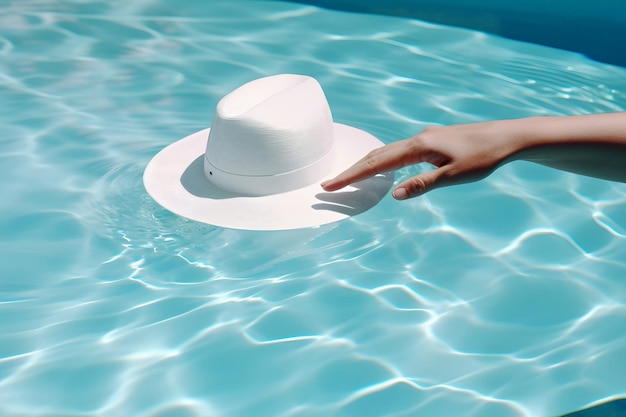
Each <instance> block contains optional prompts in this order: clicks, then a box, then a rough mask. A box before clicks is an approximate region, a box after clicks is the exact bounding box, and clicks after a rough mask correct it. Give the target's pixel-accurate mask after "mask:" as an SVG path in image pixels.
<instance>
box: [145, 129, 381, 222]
mask: <svg viewBox="0 0 626 417" xmlns="http://www.w3.org/2000/svg"><path fill="white" fill-rule="evenodd" d="M333 125H334V129H335V140H334V145H333V149H332V151H331V152H334V153H335V157H334V166H333V169H332V170H331V171H330V172H328V175H327V176H326V178H320V181H319V182H316V183H314V184H311V185H308V186H306V187H303V188H299V189H296V190H292V191H287V192H283V193H280V194H272V195H267V196H245V195H239V194H235V193H231V192H228V191H225V190H222V189H220V188H218V187H216V186H215V185H213V184H212V183H211V182H210V181H208V180H207V179H206V177H205V174H204V165H203V164H204V161H203V160H204V153H205V150H206V145H207V139H208V137H209V131H210V129H204V130H201V131H199V132H196V133H193V134H191V135H189V136H187V137H185V138H183V139H181V140H179V141H177V142H174V143H172V144H171V145H169V146H167V147H166V148H164V149H163V150H161V151H160V152H159V153H158V154H157V155H155V156H154V158H152V160H151V161H150V162H149V163H148V165H147V166H146V169H145V171H144V175H143V182H144V186H145V188H146V191H147V192H148V194H150V196H151V197H152V198H153V199H154V200H155V201H156V202H157V203H159V204H160V205H161V206H163V207H165V208H166V209H168V210H169V211H171V212H173V213H175V214H178V215H180V216H183V217H186V218H188V219H191V220H195V221H198V222H202V223H207V224H211V225H215V226H220V227H225V228H231V229H245V230H289V229H300V228H308V227H315V226H320V225H323V224H328V223H333V222H336V221H339V220H342V219H345V218H347V217H350V216H354V215H356V214H359V213H362V212H364V211H366V210H369V209H370V208H372V207H374V206H375V205H376V204H377V203H378V202H379V201H380V200H381V199H382V198H383V197H384V196H385V195H386V194H387V192H388V191H389V189H390V188H391V186H392V184H393V173H384V174H379V175H376V176H374V177H372V178H369V179H366V180H363V181H359V182H357V183H355V184H353V185H351V186H348V187H346V188H344V189H343V190H340V191H335V192H332V193H329V192H325V191H324V190H323V189H322V188H321V186H320V184H319V183H320V182H321V181H323V180H324V179H329V178H332V177H334V176H336V175H337V174H339V173H340V172H341V171H343V170H344V169H346V168H347V167H349V166H351V165H352V164H354V163H355V162H356V161H358V160H359V159H361V158H362V157H364V156H365V155H366V154H367V153H368V152H370V151H371V150H373V149H375V148H378V147H380V146H382V145H383V143H382V142H381V141H380V140H378V139H377V138H376V137H374V136H372V135H371V134H369V133H367V132H365V131H363V130H360V129H357V128H354V127H351V126H347V125H343V124H339V123H334V124H333Z"/></svg>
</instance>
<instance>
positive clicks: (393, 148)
mask: <svg viewBox="0 0 626 417" xmlns="http://www.w3.org/2000/svg"><path fill="white" fill-rule="evenodd" d="M516 159H524V160H528V161H532V162H536V163H539V164H543V165H547V166H550V167H554V168H558V169H562V170H566V171H571V172H575V173H580V174H584V175H590V176H595V177H599V178H604V179H609V180H615V181H622V182H626V113H610V114H598V115H588V116H561V117H533V118H527V119H516V120H499V121H493V122H483V123H475V124H466V125H456V126H447V127H429V128H427V129H425V130H424V131H423V132H421V133H419V134H417V135H416V136H414V137H412V138H410V139H406V140H402V141H399V142H394V143H391V144H389V145H386V146H383V147H382V148H378V149H375V150H374V151H372V152H370V153H369V154H368V155H366V156H365V157H364V158H363V159H361V160H360V161H358V162H357V163H355V164H354V165H353V166H351V167H350V168H348V169H347V170H346V171H344V172H342V173H341V174H339V175H338V176H337V177H335V178H333V179H331V180H328V181H325V182H323V183H322V188H324V190H326V191H335V190H339V189H341V188H343V187H345V186H347V185H348V184H351V183H353V182H356V181H359V180H362V179H365V178H368V177H371V176H373V175H376V174H378V173H382V172H388V171H392V170H396V169H398V168H401V167H405V166H407V165H411V164H417V163H420V162H428V163H430V164H432V165H434V166H435V167H436V169H434V170H432V171H429V172H425V173H422V174H419V175H417V176H415V177H413V178H409V179H408V180H405V181H403V182H401V183H400V184H399V185H397V186H396V188H395V189H394V190H393V196H394V197H395V198H396V199H398V200H404V199H406V198H410V197H416V196H419V195H422V194H424V193H426V192H428V191H430V190H433V189H435V188H438V187H444V186H448V185H455V184H463V183H467V182H472V181H477V180H480V179H483V178H485V177H486V176H488V175H489V174H491V173H492V172H493V171H494V170H495V169H496V168H498V167H499V166H501V165H503V164H504V163H506V162H509V161H513V160H516Z"/></svg>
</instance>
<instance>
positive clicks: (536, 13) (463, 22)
mask: <svg viewBox="0 0 626 417" xmlns="http://www.w3.org/2000/svg"><path fill="white" fill-rule="evenodd" d="M295 2H297V3H306V4H313V5H316V6H320V7H325V8H331V9H337V10H346V11H354V12H361V13H378V14H388V15H396V16H404V17H407V16H408V17H414V18H416V19H422V20H426V21H431V22H435V23H441V24H447V25H453V26H461V27H466V28H470V29H475V30H480V31H484V32H489V33H493V34H496V35H499V36H503V37H506V38H510V39H516V40H521V41H525V42H532V43H537V44H541V45H546V46H551V47H555V48H559V49H565V50H569V51H574V52H579V53H582V54H584V55H587V56H588V57H590V58H592V59H595V60H597V61H601V62H606V63H609V64H614V65H620V66H625V67H626V53H625V52H626V50H625V47H624V44H625V43H626V1H623V0H597V1H593V2H592V1H590V0H554V1H545V0H523V1H522V0H512V1H500V0H472V1H471V2H468V1H466V0H394V1H380V0H364V1H361V0H295Z"/></svg>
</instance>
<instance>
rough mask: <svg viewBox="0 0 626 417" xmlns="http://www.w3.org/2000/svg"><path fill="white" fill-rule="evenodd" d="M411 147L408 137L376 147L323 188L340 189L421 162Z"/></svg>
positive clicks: (324, 184)
mask: <svg viewBox="0 0 626 417" xmlns="http://www.w3.org/2000/svg"><path fill="white" fill-rule="evenodd" d="M410 148H411V143H410V142H409V140H408V139H406V140H401V141H398V142H393V143H391V144H389V145H386V146H383V147H381V148H377V149H374V150H373V151H371V152H370V153H368V154H367V155H366V156H365V157H363V158H361V159H360V160H359V161H357V162H356V163H355V164H354V165H352V166H351V167H350V168H348V169H346V170H345V171H343V172H342V173H341V174H339V175H337V176H336V177H335V178H333V179H330V180H328V181H325V182H323V183H322V188H324V190H326V191H335V190H339V189H341V188H343V187H345V186H347V185H350V184H352V183H354V182H357V181H360V180H363V179H365V178H369V177H373V176H374V175H376V174H380V173H383V172H389V171H393V170H396V169H398V168H402V167H404V166H407V165H409V164H412V163H417V162H421V160H419V155H418V153H417V152H415V151H412V150H411V149H410Z"/></svg>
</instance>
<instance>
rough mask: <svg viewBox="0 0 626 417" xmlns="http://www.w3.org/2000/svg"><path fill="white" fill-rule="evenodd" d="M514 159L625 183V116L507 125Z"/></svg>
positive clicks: (542, 119) (540, 119) (523, 121)
mask: <svg viewBox="0 0 626 417" xmlns="http://www.w3.org/2000/svg"><path fill="white" fill-rule="evenodd" d="M508 122H509V123H510V124H511V125H510V126H509V127H510V128H511V129H512V130H511V131H512V132H515V133H514V135H513V137H512V139H511V140H512V141H513V143H514V152H513V154H512V158H511V159H522V160H527V161H532V162H536V163H539V164H542V165H546V166H550V167H553V168H557V169H561V170H565V171H570V172H575V173H579V174H583V175H589V176H593V177H598V178H604V179H608V180H613V181H621V182H626V113H609V114H597V115H585V116H567V117H535V118H529V119H520V120H511V121H508Z"/></svg>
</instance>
